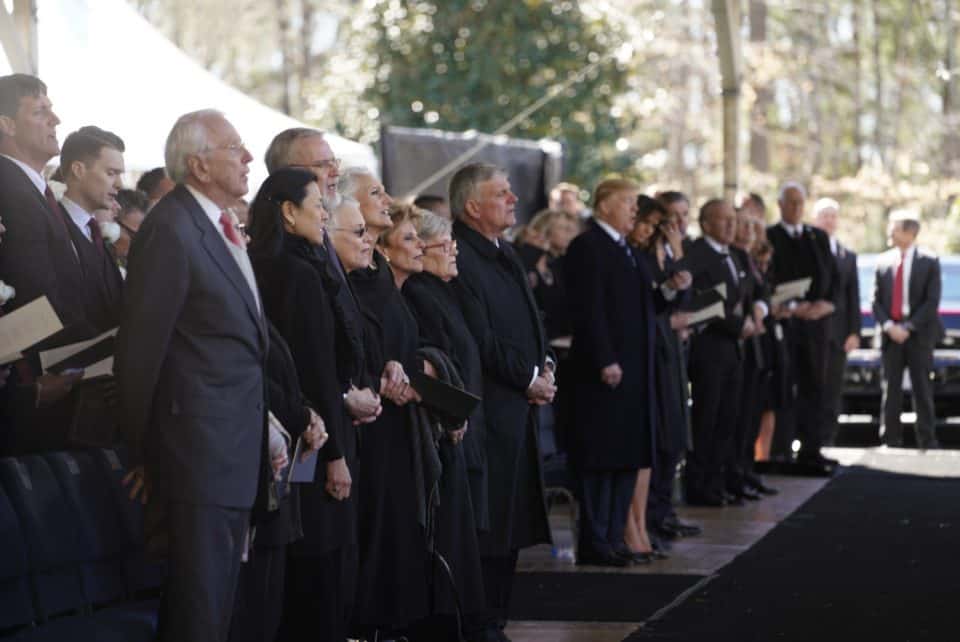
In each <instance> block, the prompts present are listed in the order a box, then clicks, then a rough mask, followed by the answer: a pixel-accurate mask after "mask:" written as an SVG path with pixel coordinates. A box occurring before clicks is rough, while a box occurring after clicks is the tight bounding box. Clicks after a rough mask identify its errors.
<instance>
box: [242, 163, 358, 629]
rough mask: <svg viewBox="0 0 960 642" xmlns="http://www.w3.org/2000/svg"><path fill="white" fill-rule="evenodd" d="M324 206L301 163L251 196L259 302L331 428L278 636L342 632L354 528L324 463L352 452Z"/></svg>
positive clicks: (307, 503)
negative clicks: (324, 248) (346, 558)
mask: <svg viewBox="0 0 960 642" xmlns="http://www.w3.org/2000/svg"><path fill="white" fill-rule="evenodd" d="M327 218H328V216H327V213H326V211H325V210H324V209H323V204H322V200H321V195H320V189H319V187H318V186H317V184H316V177H315V176H314V175H313V174H312V173H311V172H307V171H304V170H300V169H283V170H279V171H277V172H275V173H274V174H272V175H271V176H270V177H269V178H268V179H267V180H266V181H265V182H264V184H263V186H262V187H261V188H260V191H259V193H258V194H257V197H256V199H255V200H254V202H253V205H252V206H251V224H250V236H251V244H250V248H249V252H250V258H251V262H252V263H253V269H254V272H255V274H256V278H257V284H258V286H259V289H260V296H261V300H262V303H263V309H264V312H265V314H266V315H267V317H268V318H269V319H270V321H271V322H272V323H273V324H274V325H275V326H276V329H277V331H278V332H279V334H280V335H281V336H282V337H283V338H284V340H286V342H287V345H288V346H289V347H290V353H291V356H292V358H293V361H294V363H295V364H296V370H297V373H298V375H299V378H300V383H301V386H302V390H303V393H304V396H305V398H306V399H307V401H308V403H309V404H310V405H311V406H312V407H313V408H314V409H315V410H316V412H317V413H318V414H319V415H320V417H321V418H322V419H323V421H324V423H325V425H326V429H327V432H328V433H329V435H330V438H329V440H328V442H327V444H326V445H325V446H324V447H323V449H322V450H321V452H320V457H319V459H318V463H317V469H316V476H315V479H314V481H313V482H312V483H309V484H302V485H301V487H300V488H299V492H300V513H301V521H302V525H303V535H304V536H303V538H302V539H300V540H298V541H297V542H295V543H294V544H293V545H292V546H291V549H290V551H289V553H290V554H289V556H288V563H287V574H286V575H287V578H286V580H287V581H286V586H287V591H286V592H287V599H286V603H285V609H284V622H283V628H282V631H281V635H280V638H281V639H284V640H295V639H301V637H302V638H303V639H310V640H327V639H329V640H343V639H344V638H345V637H346V631H345V627H346V622H345V618H346V612H345V609H346V605H345V600H347V599H348V598H349V596H348V595H347V592H348V587H349V586H350V585H351V583H350V579H349V572H348V569H344V568H342V567H341V562H340V559H341V558H340V557H339V551H340V550H341V549H342V548H343V547H345V546H347V543H348V540H349V538H350V537H351V536H352V534H353V527H352V523H351V520H350V510H349V508H350V507H349V504H348V502H351V501H353V500H351V499H349V488H347V489H344V488H343V487H341V486H338V485H335V484H332V483H328V481H329V480H328V477H329V472H330V471H331V470H335V468H336V467H337V466H339V465H341V464H343V465H346V463H347V462H350V461H352V460H353V458H354V455H355V445H354V440H355V432H354V430H353V428H352V427H351V426H350V422H349V421H348V420H347V417H346V414H345V411H344V406H343V401H342V398H341V394H342V390H341V384H340V382H339V378H338V375H337V369H336V364H337V358H336V353H337V350H338V349H340V350H343V349H347V348H348V347H349V345H350V343H349V341H347V340H346V339H345V338H344V336H343V329H342V323H341V322H340V321H338V319H339V318H340V317H342V313H338V310H337V308H336V304H335V296H336V288H337V287H338V285H337V283H336V281H335V280H334V279H333V278H332V277H331V276H330V275H329V273H328V271H327V265H326V259H325V257H326V254H325V253H321V252H320V251H318V246H320V245H321V244H322V243H323V242H324V224H325V222H326V220H327Z"/></svg>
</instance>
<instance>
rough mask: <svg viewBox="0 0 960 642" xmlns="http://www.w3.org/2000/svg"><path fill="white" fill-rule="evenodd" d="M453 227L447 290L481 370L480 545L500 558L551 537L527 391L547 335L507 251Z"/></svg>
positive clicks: (466, 229) (474, 233)
mask: <svg viewBox="0 0 960 642" xmlns="http://www.w3.org/2000/svg"><path fill="white" fill-rule="evenodd" d="M453 233H454V237H455V238H456V239H457V241H458V243H459V250H460V254H459V256H458V257H457V267H458V269H459V276H458V277H457V278H456V279H455V280H454V281H453V283H452V284H453V289H454V292H456V295H457V300H458V301H459V303H460V309H461V311H462V313H463V317H464V318H465V319H466V321H467V325H468V327H469V328H470V333H471V334H472V335H473V338H474V339H475V340H476V342H477V346H478V347H479V349H480V362H481V365H482V368H483V404H484V412H485V413H486V419H487V422H486V424H487V425H486V428H487V430H486V440H485V446H486V456H487V459H486V461H487V490H488V501H489V517H490V530H489V532H487V533H481V537H480V550H481V552H482V553H483V554H485V555H497V556H505V555H509V554H510V553H511V552H513V551H516V550H517V549H520V548H524V547H526V546H532V545H534V544H538V543H541V542H546V541H549V538H550V529H549V525H548V522H547V511H546V504H545V502H544V496H543V475H542V471H541V467H540V455H539V447H538V443H537V412H536V406H532V405H530V403H529V402H528V399H527V395H526V391H527V388H528V387H529V386H530V384H531V382H532V379H533V373H534V369H535V368H543V366H544V362H545V357H546V340H545V336H544V331H543V326H542V324H541V322H540V316H539V312H538V311H537V305H536V302H535V301H534V299H533V294H532V293H531V292H530V286H529V284H528V283H527V279H526V275H525V274H524V271H523V266H522V265H520V262H519V260H518V259H517V257H516V254H515V252H514V251H513V249H512V248H511V247H510V246H509V245H508V244H507V243H505V242H501V243H500V247H497V245H496V244H494V243H493V242H492V241H490V240H489V239H487V238H486V237H484V236H483V235H481V234H480V233H479V232H477V231H475V230H473V229H471V228H470V227H468V226H467V225H465V224H464V223H462V222H461V221H457V222H456V223H454V225H453Z"/></svg>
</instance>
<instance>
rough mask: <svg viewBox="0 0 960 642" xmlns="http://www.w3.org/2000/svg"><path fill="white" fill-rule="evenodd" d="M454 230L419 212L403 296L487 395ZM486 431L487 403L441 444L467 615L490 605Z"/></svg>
mask: <svg viewBox="0 0 960 642" xmlns="http://www.w3.org/2000/svg"><path fill="white" fill-rule="evenodd" d="M452 230H453V227H452V224H451V223H450V220H449V219H445V218H441V217H439V216H437V215H435V214H432V213H430V212H425V211H424V212H421V213H420V217H419V219H418V220H417V232H418V235H419V236H420V238H421V240H422V241H423V242H424V243H425V247H424V250H423V268H424V269H423V272H420V273H417V274H413V275H411V276H410V277H409V278H408V279H407V281H406V283H404V285H403V295H404V297H405V298H406V301H407V303H408V304H409V306H410V308H411V310H412V311H413V314H414V316H415V317H416V319H417V323H418V325H419V328H420V337H421V341H422V342H423V343H424V344H426V345H431V346H435V347H437V348H439V349H440V350H442V351H443V352H444V353H446V354H447V355H449V357H450V358H451V359H452V360H453V362H454V363H455V364H456V367H457V371H458V373H459V374H460V377H461V378H462V379H463V384H464V388H465V389H466V390H467V391H468V392H472V393H473V394H475V395H477V396H482V395H483V372H482V369H481V363H480V349H479V348H478V347H477V343H476V341H475V340H474V338H473V335H471V334H470V330H469V328H468V327H467V322H466V320H465V319H464V318H463V313H462V312H461V310H460V305H459V302H458V301H457V296H456V294H455V293H454V291H453V290H452V289H451V287H450V285H449V282H450V281H451V280H452V279H453V278H455V277H456V276H457V244H456V242H455V241H454V240H453V237H452ZM485 435H486V415H485V413H484V410H483V404H482V403H481V404H477V407H476V409H475V410H474V412H473V414H472V415H471V416H470V418H469V420H468V421H467V424H466V428H465V432H464V431H463V430H458V431H454V432H448V433H446V434H445V435H444V437H443V438H441V439H440V442H439V450H440V460H441V462H442V464H443V475H442V477H441V486H440V507H439V516H438V527H437V549H438V550H439V551H440V553H441V554H442V555H443V557H444V559H445V560H446V561H447V562H448V563H449V564H450V567H451V570H452V572H453V576H454V580H455V582H456V587H457V593H458V595H459V597H460V603H461V607H462V610H463V612H464V613H478V612H479V611H480V610H481V609H483V608H484V606H485V603H486V601H485V598H484V595H483V581H482V577H481V570H480V552H479V547H478V543H477V537H476V531H477V530H480V531H486V530H489V524H490V518H489V511H488V505H487V478H486V453H485V449H484V438H485ZM461 443H462V445H461ZM471 508H472V513H471V512H470V511H471ZM470 621H472V619H471V620H470Z"/></svg>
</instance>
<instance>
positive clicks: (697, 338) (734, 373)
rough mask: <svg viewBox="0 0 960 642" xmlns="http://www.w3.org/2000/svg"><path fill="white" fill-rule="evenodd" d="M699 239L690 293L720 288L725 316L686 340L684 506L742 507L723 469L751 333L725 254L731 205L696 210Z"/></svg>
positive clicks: (736, 272)
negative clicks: (689, 431)
mask: <svg viewBox="0 0 960 642" xmlns="http://www.w3.org/2000/svg"><path fill="white" fill-rule="evenodd" d="M700 229H701V230H702V231H703V236H701V237H700V238H698V239H697V240H696V241H694V242H693V243H692V244H691V246H690V250H689V251H688V252H687V253H686V258H687V265H688V266H689V267H690V272H691V274H692V275H693V288H694V291H695V292H698V293H701V292H708V291H710V290H714V289H716V288H717V287H718V286H720V285H723V286H724V288H725V289H726V296H725V298H724V303H723V307H724V317H723V318H722V319H718V318H714V319H712V320H710V321H708V322H707V323H706V324H705V325H704V326H703V327H701V328H699V329H698V330H697V331H696V332H695V333H694V335H693V337H692V338H691V340H690V384H691V397H692V399H693V408H692V413H691V418H692V423H693V451H692V452H691V453H690V455H689V457H688V459H687V468H686V490H687V502H688V503H690V504H692V505H695V506H723V505H724V504H727V503H734V504H737V503H742V501H743V500H742V499H740V498H739V497H734V496H731V495H728V494H727V493H726V478H725V470H724V466H725V464H726V463H727V462H726V459H727V454H728V451H729V449H730V448H732V443H733V438H734V426H735V424H736V421H737V413H738V411H739V403H738V400H739V393H740V386H741V383H742V375H743V372H742V371H743V339H744V338H745V337H748V336H752V335H753V333H754V332H755V330H756V328H755V325H754V321H753V317H752V314H751V311H750V309H749V307H748V306H749V305H750V302H749V301H748V300H747V296H746V293H745V289H746V285H745V280H746V272H745V270H744V267H743V266H742V265H740V263H739V260H738V258H737V255H736V254H735V253H732V252H731V251H730V245H731V244H732V243H733V241H734V238H735V236H736V230H737V217H736V213H735V212H734V210H733V205H731V204H730V203H728V202H727V201H724V200H722V199H711V200H709V201H707V202H706V203H704V204H703V206H702V207H701V208H700Z"/></svg>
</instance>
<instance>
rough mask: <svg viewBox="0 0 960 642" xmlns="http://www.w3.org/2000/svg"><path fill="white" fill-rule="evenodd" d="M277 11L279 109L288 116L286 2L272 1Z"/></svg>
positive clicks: (288, 82)
mask: <svg viewBox="0 0 960 642" xmlns="http://www.w3.org/2000/svg"><path fill="white" fill-rule="evenodd" d="M274 2H275V5H276V10H277V35H278V38H279V44H280V109H281V111H283V113H285V114H287V115H289V114H290V112H291V109H290V77H291V75H292V70H291V67H292V66H293V65H292V64H291V60H290V44H289V41H288V38H287V32H288V30H289V27H290V21H289V19H288V17H287V1H286V0H274Z"/></svg>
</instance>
